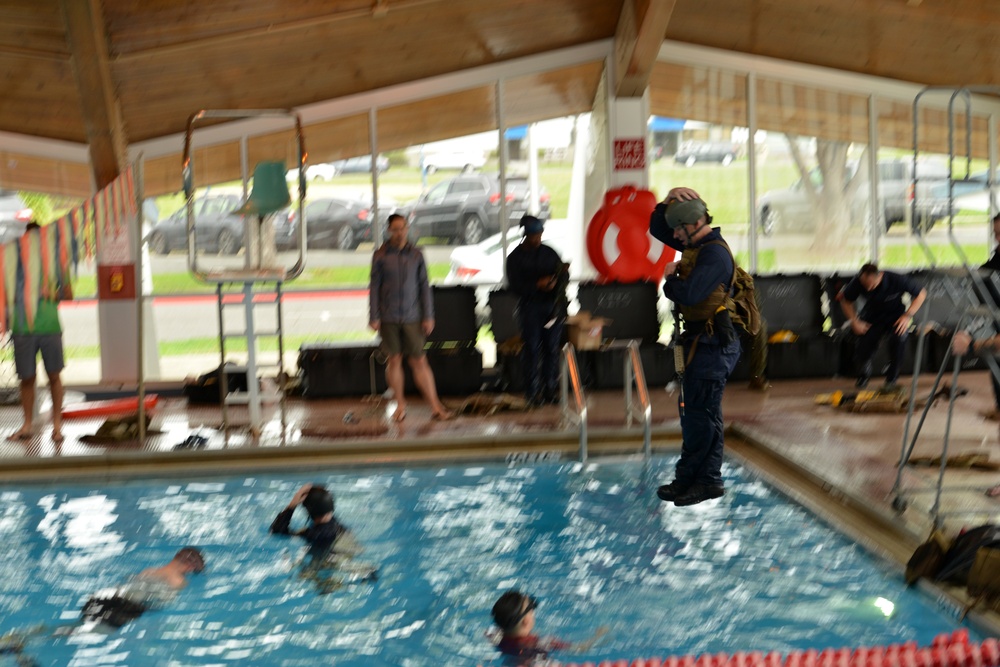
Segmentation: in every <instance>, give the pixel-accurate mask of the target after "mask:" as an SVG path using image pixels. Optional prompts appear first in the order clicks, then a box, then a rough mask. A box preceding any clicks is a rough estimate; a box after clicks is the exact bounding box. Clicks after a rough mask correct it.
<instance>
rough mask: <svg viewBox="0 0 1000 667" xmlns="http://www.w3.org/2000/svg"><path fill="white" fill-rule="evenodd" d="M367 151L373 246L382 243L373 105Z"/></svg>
mask: <svg viewBox="0 0 1000 667" xmlns="http://www.w3.org/2000/svg"><path fill="white" fill-rule="evenodd" d="M368 151H369V153H370V155H369V157H371V165H370V166H371V174H372V216H373V219H372V222H371V224H373V225H375V229H374V230H373V232H374V233H373V234H372V238H373V239H375V248H376V249H377V248H378V247H379V246H381V245H382V225H381V223H380V222H379V215H378V114H377V113H376V109H375V107H372V108H371V109H369V110H368Z"/></svg>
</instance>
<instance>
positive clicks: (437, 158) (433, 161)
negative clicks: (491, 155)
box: [422, 151, 486, 174]
mask: <svg viewBox="0 0 1000 667" xmlns="http://www.w3.org/2000/svg"><path fill="white" fill-rule="evenodd" d="M422 164H423V168H424V171H426V172H427V173H428V174H433V173H434V172H436V171H439V170H441V169H457V170H458V171H461V172H463V173H467V172H471V171H477V170H479V169H482V168H483V167H485V166H486V155H485V154H484V153H483V152H482V151H438V152H434V153H429V154H427V155H424V156H423V158H422Z"/></svg>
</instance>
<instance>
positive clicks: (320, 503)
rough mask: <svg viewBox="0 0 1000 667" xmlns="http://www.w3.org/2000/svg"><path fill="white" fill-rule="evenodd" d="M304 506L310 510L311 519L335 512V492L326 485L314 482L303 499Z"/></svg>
mask: <svg viewBox="0 0 1000 667" xmlns="http://www.w3.org/2000/svg"><path fill="white" fill-rule="evenodd" d="M302 506H303V507H305V508H306V511H307V512H309V518H310V519H312V520H314V521H315V520H316V519H321V518H323V517H324V516H326V515H327V514H330V513H332V512H333V494H332V493H330V492H329V491H327V490H326V487H325V486H320V485H319V484H313V486H312V488H311V489H309V492H308V493H307V494H306V497H305V499H303V501H302Z"/></svg>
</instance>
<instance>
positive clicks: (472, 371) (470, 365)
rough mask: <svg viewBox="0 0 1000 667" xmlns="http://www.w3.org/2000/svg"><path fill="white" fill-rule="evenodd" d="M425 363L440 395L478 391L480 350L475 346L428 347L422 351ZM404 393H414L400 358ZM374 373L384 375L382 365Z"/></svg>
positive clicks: (413, 387) (479, 386)
mask: <svg viewBox="0 0 1000 667" xmlns="http://www.w3.org/2000/svg"><path fill="white" fill-rule="evenodd" d="M424 353H425V354H426V355H427V362H428V363H429V364H430V366H431V371H433V372H434V383H435V384H436V385H437V392H438V394H440V395H441V396H468V395H469V394H474V393H476V392H477V391H480V389H481V388H482V384H483V353H482V352H480V351H479V350H478V349H476V348H475V347H470V346H457V347H431V348H427V349H426V350H424ZM403 369H404V371H403V372H404V373H405V374H406V385H405V387H406V394H407V396H410V395H413V396H418V395H419V392H418V390H417V386H416V385H415V384H414V383H413V375H412V373H411V372H410V364H409V362H408V361H407V360H406V359H404V360H403ZM378 373H379V374H381V375H382V376H383V377H384V376H385V367H384V366H382V365H381V364H380V365H379V370H378Z"/></svg>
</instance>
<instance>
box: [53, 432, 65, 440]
mask: <svg viewBox="0 0 1000 667" xmlns="http://www.w3.org/2000/svg"><path fill="white" fill-rule="evenodd" d="M62 441H63V434H62V431H57V430H55V429H52V442H62Z"/></svg>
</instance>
